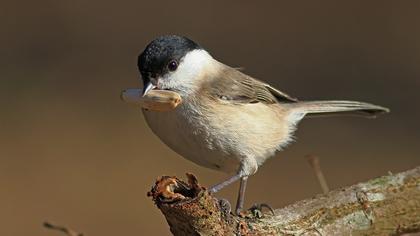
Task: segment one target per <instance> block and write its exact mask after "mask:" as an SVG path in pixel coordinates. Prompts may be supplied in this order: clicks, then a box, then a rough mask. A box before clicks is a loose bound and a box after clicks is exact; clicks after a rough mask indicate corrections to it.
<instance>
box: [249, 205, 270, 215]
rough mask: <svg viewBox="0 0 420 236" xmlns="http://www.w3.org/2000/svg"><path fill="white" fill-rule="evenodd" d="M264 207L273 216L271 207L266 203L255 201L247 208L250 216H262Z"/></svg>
mask: <svg viewBox="0 0 420 236" xmlns="http://www.w3.org/2000/svg"><path fill="white" fill-rule="evenodd" d="M264 208H266V209H267V210H269V211H270V212H271V214H273V216H274V215H275V213H274V210H273V208H272V207H271V206H270V205H268V204H266V203H255V204H254V205H252V206H251V208H249V209H248V211H249V212H250V213H251V216H253V217H254V218H262V217H263V216H264V212H263V209H264Z"/></svg>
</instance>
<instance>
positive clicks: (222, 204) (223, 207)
mask: <svg viewBox="0 0 420 236" xmlns="http://www.w3.org/2000/svg"><path fill="white" fill-rule="evenodd" d="M219 208H220V211H221V212H222V214H223V216H224V217H226V218H227V217H229V216H230V213H231V212H232V205H230V202H229V201H228V200H227V199H224V198H221V199H219Z"/></svg>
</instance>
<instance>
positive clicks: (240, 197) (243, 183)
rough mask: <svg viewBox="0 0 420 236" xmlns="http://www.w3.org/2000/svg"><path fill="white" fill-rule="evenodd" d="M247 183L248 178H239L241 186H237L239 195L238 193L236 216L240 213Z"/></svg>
mask: <svg viewBox="0 0 420 236" xmlns="http://www.w3.org/2000/svg"><path fill="white" fill-rule="evenodd" d="M247 181H248V176H244V177H241V184H240V186H239V193H238V201H237V202H236V210H235V213H236V215H239V214H240V213H241V211H242V208H243V206H244V201H245V190H246V183H247Z"/></svg>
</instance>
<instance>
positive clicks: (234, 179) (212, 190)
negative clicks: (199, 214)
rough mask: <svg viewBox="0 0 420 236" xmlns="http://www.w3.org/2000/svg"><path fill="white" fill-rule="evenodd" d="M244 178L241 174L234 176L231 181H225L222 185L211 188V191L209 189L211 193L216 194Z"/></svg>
mask: <svg viewBox="0 0 420 236" xmlns="http://www.w3.org/2000/svg"><path fill="white" fill-rule="evenodd" d="M241 177H242V175H241V174H239V173H238V174H236V175H234V176H232V177H230V178H229V179H227V180H225V181H223V182H221V183H219V184H216V185H214V186H213V187H211V188H210V189H209V192H211V193H216V192H218V191H219V190H221V189H222V188H224V187H226V186H228V185H230V184H232V183H234V182H236V181H237V180H238V179H240V178H241Z"/></svg>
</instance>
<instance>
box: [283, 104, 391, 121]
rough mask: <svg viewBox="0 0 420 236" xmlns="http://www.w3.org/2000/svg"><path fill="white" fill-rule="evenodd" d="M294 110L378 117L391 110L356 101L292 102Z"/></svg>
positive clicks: (317, 114) (306, 112)
mask: <svg viewBox="0 0 420 236" xmlns="http://www.w3.org/2000/svg"><path fill="white" fill-rule="evenodd" d="M291 105H292V106H293V110H294V111H296V112H298V113H301V114H303V115H306V116H309V117H312V116H324V115H359V116H365V117H376V116H377V115H378V114H381V113H387V112H389V109H388V108H385V107H381V106H378V105H374V104H370V103H365V102H356V101H310V102H305V101H302V102H297V103H292V104H291Z"/></svg>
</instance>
